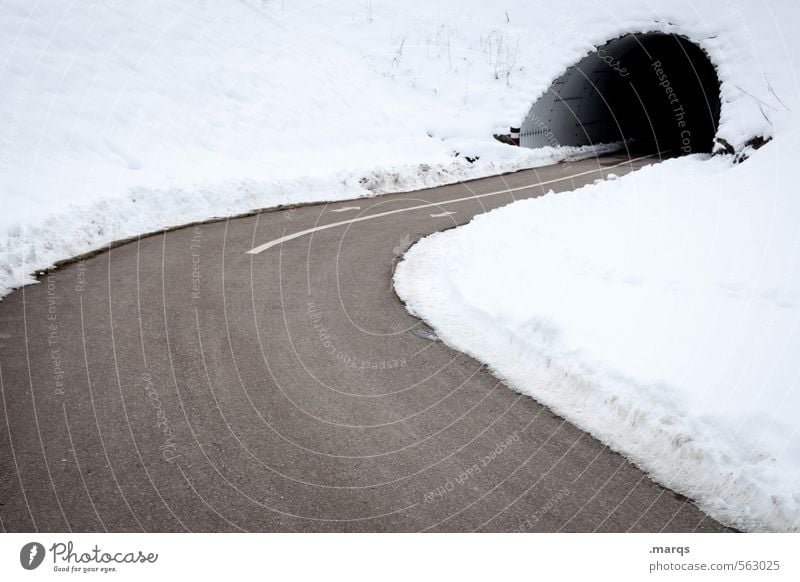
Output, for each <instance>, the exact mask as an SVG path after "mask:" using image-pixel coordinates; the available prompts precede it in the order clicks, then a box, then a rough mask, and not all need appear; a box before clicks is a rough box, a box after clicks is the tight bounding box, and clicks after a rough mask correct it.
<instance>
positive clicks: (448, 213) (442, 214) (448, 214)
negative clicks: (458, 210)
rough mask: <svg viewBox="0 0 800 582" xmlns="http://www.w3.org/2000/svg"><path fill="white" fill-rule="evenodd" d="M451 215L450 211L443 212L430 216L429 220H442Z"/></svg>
mask: <svg viewBox="0 0 800 582" xmlns="http://www.w3.org/2000/svg"><path fill="white" fill-rule="evenodd" d="M451 214H455V212H453V211H452V210H445V211H444V212H440V213H439V214H431V218H443V217H445V216H450V215H451Z"/></svg>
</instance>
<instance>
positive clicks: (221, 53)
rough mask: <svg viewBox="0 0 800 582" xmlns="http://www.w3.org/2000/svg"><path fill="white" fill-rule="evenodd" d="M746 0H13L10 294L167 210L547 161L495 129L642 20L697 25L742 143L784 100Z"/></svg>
mask: <svg viewBox="0 0 800 582" xmlns="http://www.w3.org/2000/svg"><path fill="white" fill-rule="evenodd" d="M764 6H766V7H768V6H769V5H767V4H765V5H764ZM752 10H753V9H752V8H750V7H749V5H747V4H746V3H741V5H740V4H739V3H738V2H735V1H731V0H729V1H725V2H720V1H716V2H708V3H702V4H701V3H697V4H695V3H692V2H684V1H679V2H675V1H674V0H670V1H669V2H666V1H665V2H656V3H651V4H648V5H643V4H642V3H640V2H633V1H631V0H625V1H622V0H609V1H606V2H603V3H597V2H589V1H581V2H572V3H569V4H568V5H567V4H564V3H560V2H553V1H552V0H547V1H540V2H531V1H530V0H504V1H502V2H485V1H483V0H438V1H436V2H429V1H427V0H426V1H423V0H405V1H403V2H398V1H397V0H370V1H366V0H341V1H339V2H323V3H321V2H318V1H315V0H280V1H278V0H247V1H245V0H223V1H218V2H211V1H200V0H160V1H158V2H155V1H152V0H129V1H126V2H120V1H116V0H98V1H93V2H89V3H73V2H55V1H50V2H29V1H28V0H5V1H4V2H2V3H0V86H2V88H3V90H2V91H0V201H2V212H0V297H1V296H3V295H5V294H6V293H8V291H9V290H10V289H11V288H13V287H15V286H18V285H20V284H22V283H23V282H25V281H30V280H31V279H30V277H29V274H30V273H31V272H32V271H34V270H35V269H38V268H43V267H46V266H48V265H50V264H51V263H53V262H54V261H56V260H59V259H65V258H68V257H70V256H73V255H76V254H79V253H82V252H85V251H88V250H90V249H93V248H97V247H99V246H102V245H103V244H106V243H108V242H110V241H113V240H117V239H122V238H126V237H129V236H132V235H136V234H140V233H142V232H146V231H152V230H157V229H159V228H162V227H165V226H169V225H176V224H183V223H186V222H189V221H194V220H201V219H205V218H210V217H214V216H225V215H229V214H233V213H238V212H244V211H246V210H250V209H252V208H259V207H267V206H274V205H277V204H281V203H288V202H303V201H309V200H324V199H335V198H344V197H354V196H362V195H371V194H374V193H376V192H385V191H392V190H395V191H396V190H403V189H412V188H418V187H422V186H429V185H434V184H440V183H443V182H452V181H455V180H458V179H464V178H469V177H477V176H481V175H487V174H491V173H497V172H500V171H506V170H513V169H518V168H522V167H530V166H532V165H535V164H540V163H542V162H543V161H552V160H553V159H554V157H553V156H554V155H563V152H561V153H555V154H554V153H553V152H544V153H543V152H538V153H533V152H530V151H526V150H520V149H518V148H512V147H508V146H503V145H501V144H499V143H497V142H495V141H494V140H492V138H491V134H492V133H493V132H494V131H496V130H498V129H507V128H508V126H509V125H511V124H517V123H519V121H520V120H521V118H522V117H523V116H524V114H525V113H526V112H527V109H528V108H529V106H530V104H531V102H532V100H533V99H535V98H536V97H537V96H538V95H539V94H541V93H542V92H543V91H545V90H546V88H547V86H548V85H549V83H550V81H551V80H552V79H553V78H554V77H556V76H557V75H559V74H560V73H561V72H562V71H563V70H564V68H565V67H567V66H568V65H569V64H571V63H573V62H575V61H576V60H577V59H578V58H579V57H580V56H582V55H583V54H585V53H586V52H587V51H588V50H590V49H591V47H592V46H593V44H599V43H602V42H604V41H606V40H607V39H609V38H611V37H614V36H617V35H619V34H620V33H622V32H626V31H628V30H656V29H658V30H674V31H681V32H686V33H687V34H689V35H690V36H691V37H692V38H694V39H695V40H697V42H699V43H700V44H701V45H702V46H703V47H704V48H706V49H707V50H708V51H709V52H710V53H711V54H712V55H713V56H714V58H715V60H716V62H717V64H718V66H719V69H720V77H721V78H722V79H723V81H724V85H723V97H724V99H725V100H726V103H725V105H724V108H723V112H722V122H723V124H722V127H721V128H720V133H721V135H723V136H724V137H726V138H727V139H728V140H729V141H731V142H732V143H738V144H741V142H742V141H743V140H744V139H746V138H747V137H749V136H750V135H752V134H754V133H769V132H770V131H771V127H770V126H769V124H767V122H766V121H765V120H764V119H763V118H762V117H761V115H760V113H759V111H758V107H759V104H758V102H757V101H756V100H754V99H753V98H751V97H750V96H749V95H755V96H757V97H758V98H759V99H762V100H765V101H766V102H772V101H774V98H773V97H772V95H771V94H770V93H769V92H768V90H767V85H766V84H765V81H769V80H771V81H772V83H773V84H774V83H777V82H778V81H780V79H777V78H773V77H772V76H769V77H762V76H761V75H760V74H759V75H757V76H755V77H751V76H750V72H751V71H752V70H753V69H754V68H756V69H758V66H759V61H760V59H761V57H762V55H761V54H760V52H759V51H756V50H755V49H754V47H755V46H756V45H757V44H758V43H760V42H761V41H762V40H763V39H761V38H760V35H761V31H760V30H755V29H749V28H748V22H749V15H750V11H752ZM767 10H769V8H767ZM766 17H768V13H767V15H766ZM783 25H788V23H782V26H783ZM721 32H725V34H720V33H721ZM766 40H768V41H769V42H770V43H772V44H773V45H775V47H776V49H777V50H779V51H782V49H781V46H780V43H779V42H778V39H775V38H770V39H766ZM770 75H772V71H770ZM476 155H477V156H480V159H479V160H478V161H477V162H476V163H474V164H471V163H469V162H468V161H466V157H470V158H473V157H475V156H476Z"/></svg>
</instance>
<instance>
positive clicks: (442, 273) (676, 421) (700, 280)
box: [395, 1, 800, 531]
mask: <svg viewBox="0 0 800 582" xmlns="http://www.w3.org/2000/svg"><path fill="white" fill-rule="evenodd" d="M678 4H680V3H678ZM606 5H608V3H606ZM615 5H617V4H616V3H615ZM620 5H621V4H620ZM690 6H691V9H690V10H689V11H688V12H686V13H683V14H682V15H681V13H680V11H678V12H677V13H676V12H673V11H672V10H670V13H671V14H676V15H675V16H674V17H673V16H670V21H671V22H674V23H676V25H677V26H682V25H681V24H680V23H684V22H686V20H687V18H688V16H689V14H692V15H693V17H692V18H697V20H698V22H702V23H703V26H709V27H710V28H711V29H713V30H714V31H715V43H716V44H717V46H718V47H724V48H721V50H720V51H719V52H717V51H716V50H711V51H709V52H710V54H711V55H712V57H713V58H715V59H716V63H717V64H718V65H722V66H721V73H722V78H723V90H722V94H723V99H728V100H730V99H735V98H736V95H738V93H737V92H738V91H740V90H746V91H747V92H748V93H751V94H752V95H753V96H754V97H757V98H758V99H759V100H760V101H761V103H760V108H761V111H756V112H755V113H754V112H753V111H752V110H749V111H745V110H744V109H743V108H739V109H738V111H737V113H736V114H732V113H731V112H730V109H729V107H730V103H727V104H724V105H723V107H724V109H725V110H727V111H728V113H725V111H723V120H724V124H729V125H728V126H727V127H725V126H724V125H723V130H724V131H728V130H730V131H732V132H733V133H734V134H735V133H736V132H739V131H743V130H742V129H741V128H749V129H748V130H746V131H744V133H747V131H751V132H752V133H759V132H761V133H764V134H767V135H771V136H774V140H773V141H772V142H770V143H769V144H767V145H766V146H764V147H763V148H761V149H759V150H757V151H754V152H753V151H751V152H750V153H751V154H752V155H751V157H750V159H748V160H747V161H746V162H744V163H741V164H734V163H733V159H732V156H715V157H709V156H701V155H695V156H689V157H685V158H680V159H672V160H669V161H666V162H664V163H661V164H658V165H651V166H648V167H646V168H644V169H642V170H640V171H638V172H636V173H633V174H629V175H626V176H625V177H623V178H619V179H612V180H608V181H605V182H597V183H595V184H593V185H590V186H586V187H584V188H581V189H579V190H577V191H574V192H571V193H565V194H558V195H555V194H553V193H549V194H548V195H546V196H544V197H542V198H539V199H532V200H526V201H520V202H516V203H513V204H511V205H509V206H506V207H503V208H500V209H498V210H495V211H493V212H490V213H488V214H485V215H481V216H478V217H476V218H475V219H474V220H473V221H472V222H471V223H469V224H468V225H465V226H463V227H460V228H456V229H453V230H449V231H446V232H443V233H438V234H434V235H432V236H430V237H427V238H425V239H423V240H422V241H420V242H419V243H417V244H416V245H414V246H413V247H412V248H411V249H410V250H409V251H408V253H407V254H406V256H405V258H404V260H403V261H402V262H401V263H400V264H399V265H398V268H397V270H396V273H395V286H396V290H397V292H398V294H399V295H400V297H401V298H402V299H403V300H404V301H406V302H407V305H408V307H409V309H410V311H412V313H414V314H416V315H418V316H420V317H422V318H424V319H425V320H426V321H427V322H428V323H429V324H430V325H431V326H432V327H433V328H434V329H435V331H436V333H437V335H438V336H439V337H440V338H442V339H443V340H444V341H445V342H447V343H448V344H450V345H452V346H454V347H456V348H457V349H459V350H462V351H464V352H467V353H469V354H471V355H473V356H474V357H476V358H477V359H479V360H481V361H483V362H486V363H488V364H489V365H490V366H491V367H492V369H493V370H494V371H495V373H496V374H497V375H498V376H500V377H502V378H504V379H505V380H506V381H507V382H508V383H509V385H511V386H512V387H514V388H516V389H517V390H519V391H521V392H524V393H527V394H530V395H532V396H534V397H535V398H537V399H538V400H540V401H541V402H543V403H545V404H547V405H549V406H550V407H552V408H553V409H554V410H555V411H557V412H558V413H559V414H561V415H562V416H564V417H565V418H567V419H569V420H571V421H572V422H574V423H575V424H577V425H578V426H581V427H583V428H584V429H586V430H587V431H588V432H590V433H591V434H593V435H594V436H596V437H597V438H599V439H600V440H602V441H603V442H605V443H607V444H608V445H609V446H611V447H612V448H613V449H615V450H617V451H620V452H622V453H623V454H625V455H626V456H627V457H628V458H630V459H631V460H632V461H633V462H635V463H636V464H637V465H639V466H640V467H642V468H643V469H644V470H645V471H647V472H648V473H649V474H650V475H651V476H652V477H653V478H654V479H655V480H657V481H658V482H660V483H662V484H664V485H666V486H668V487H670V488H672V489H674V490H676V491H678V492H680V493H683V494H685V495H687V496H689V497H690V498H692V499H694V500H696V501H697V503H698V504H699V506H700V507H701V508H702V509H704V510H705V511H707V512H708V513H709V514H711V515H712V516H714V517H715V518H717V519H719V520H720V521H722V522H723V523H726V524H729V525H732V526H735V527H737V528H741V529H744V530H748V531H798V529H800V228H798V225H800V195H798V194H799V193H800V188H798V185H797V180H798V175H797V171H796V168H797V154H798V151H800V122H799V121H798V117H797V113H798V112H800V84H798V77H797V66H798V63H799V62H800V31H798V23H800V5H798V4H797V3H795V2H788V1H786V2H770V3H761V2H753V3H750V4H745V3H741V4H739V3H736V2H722V3H718V2H704V3H702V5H701V3H697V4H693V5H690ZM643 10H644V9H643ZM732 14H738V15H739V16H738V20H739V21H738V22H736V20H737V19H734V20H730V16H731V15H732ZM614 15H615V16H616V17H618V18H620V21H624V22H627V21H628V18H627V16H626V12H625V11H623V10H622V9H621V8H620V9H618V10H615V11H614ZM673 18H674V19H673ZM684 30H688V27H685V28H684ZM689 36H690V37H692V38H694V39H695V40H699V39H698V37H697V36H696V35H695V34H691V33H689ZM734 47H736V48H734ZM745 62H746V63H747V64H745ZM726 71H727V72H726ZM748 84H750V86H749V88H747V89H745V86H746V85H748ZM750 99H751V100H753V102H755V99H753V98H750ZM765 124H766V125H765ZM732 127H736V129H735V130H733V129H731V128H732ZM723 130H721V131H723ZM737 144H741V140H738V141H737Z"/></svg>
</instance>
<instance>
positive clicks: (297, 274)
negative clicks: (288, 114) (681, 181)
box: [0, 157, 722, 532]
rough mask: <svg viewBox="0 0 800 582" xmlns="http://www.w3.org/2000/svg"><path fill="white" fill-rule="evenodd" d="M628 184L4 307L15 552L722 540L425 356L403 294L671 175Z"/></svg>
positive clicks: (264, 227) (111, 266) (205, 240)
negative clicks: (81, 542) (476, 536)
mask: <svg viewBox="0 0 800 582" xmlns="http://www.w3.org/2000/svg"><path fill="white" fill-rule="evenodd" d="M625 160H626V158H620V157H617V158H614V157H606V158H601V159H591V160H585V161H581V162H573V163H568V164H559V165H556V166H550V167H546V168H539V169H536V170H530V171H524V172H519V173H515V174H510V175H505V176H498V177H493V178H488V179H483V180H477V181H474V182H470V183H467V184H458V185H452V186H445V187H442V188H436V189H432V190H427V191H420V192H414V193H410V194H397V195H389V196H383V197H380V198H375V199H370V200H364V199H362V200H356V201H348V202H340V203H335V204H327V205H324V204H322V205H314V206H306V207H299V208H295V209H288V210H280V211H274V212H264V213H261V214H259V215H254V216H249V217H244V218H237V219H231V220H227V221H220V222H215V223H209V224H203V225H201V226H190V227H187V228H184V229H181V230H176V231H172V232H167V233H163V234H159V235H156V236H151V237H147V238H143V239H141V240H139V241H134V242H132V243H129V244H125V245H123V246H119V247H117V248H114V249H112V250H110V251H107V252H104V253H102V254H99V255H97V256H94V257H93V258H91V259H87V260H85V261H82V262H79V263H75V264H72V265H70V266H68V267H66V268H62V269H59V270H57V271H55V272H53V273H50V274H49V275H45V276H43V277H42V278H41V283H40V284H39V285H34V286H28V287H25V288H23V289H21V290H18V291H17V292H15V293H13V294H12V295H10V296H8V297H7V298H6V299H4V300H3V301H2V302H0V378H1V379H2V383H1V385H0V387H1V388H2V405H3V409H2V411H1V412H0V525H2V529H3V530H5V531H35V530H39V531H69V530H72V531H81V532H83V531H104V530H108V531H142V530H145V531H186V530H190V531H228V530H231V531H238V530H246V531H419V530H428V531H473V530H479V531H596V530H597V531H629V530H632V531H661V530H664V531H716V530H720V529H722V528H721V526H720V524H718V523H716V522H715V521H713V520H711V519H710V518H708V517H706V516H705V515H704V514H703V513H702V512H701V511H700V510H698V509H697V508H696V507H695V506H694V505H693V504H692V503H691V502H689V501H688V500H686V499H684V498H681V497H679V496H677V495H676V494H674V493H673V492H671V491H668V490H665V489H663V488H662V487H660V486H658V485H656V484H654V483H652V482H651V481H650V480H649V479H648V478H647V477H646V476H645V475H644V474H643V473H642V472H641V471H640V470H638V469H637V468H636V467H634V466H633V465H631V464H630V463H629V462H627V461H626V460H625V459H624V458H623V457H621V456H620V455H617V454H615V453H613V452H611V451H610V450H608V449H607V448H606V447H604V446H603V445H602V444H600V443H599V442H598V441H596V440H594V439H593V438H592V437H590V436H589V435H587V434H586V433H584V432H582V431H581V430H579V429H577V428H576V427H574V426H572V425H571V424H569V423H567V422H565V421H564V420H562V419H561V418H558V417H556V416H554V415H553V414H552V413H551V412H549V411H548V410H547V409H546V408H544V407H542V406H541V405H539V404H537V403H536V402H535V401H534V400H532V399H531V398H529V397H526V396H520V395H518V394H516V393H514V392H512V391H511V390H509V389H508V388H507V387H506V386H504V385H503V384H502V383H500V382H498V381H497V380H496V379H495V378H494V377H493V376H492V375H491V374H490V373H489V372H487V371H486V369H485V368H484V367H483V366H481V365H480V364H479V363H478V362H476V361H475V360H473V359H471V358H469V357H466V356H464V355H462V354H460V353H458V352H455V351H453V350H451V349H449V348H448V347H447V346H445V345H443V344H442V343H441V342H438V341H432V340H431V339H430V338H429V337H425V335H426V334H425V333H424V329H425V328H424V326H423V325H422V324H421V323H420V322H419V321H418V320H416V319H415V318H413V317H411V316H410V315H408V314H407V313H406V311H405V310H404V308H403V305H402V304H401V303H400V301H399V300H398V299H397V297H396V296H395V295H394V293H393V291H392V286H391V273H392V269H393V266H394V264H395V262H396V261H397V259H398V257H399V256H400V255H402V253H403V252H404V251H405V249H406V248H407V247H408V246H410V244H411V243H413V241H415V240H416V239H418V238H420V237H421V236H424V235H427V234H429V233H432V232H434V231H438V230H442V229H445V228H448V227H451V226H454V225H457V224H463V223H465V222H467V221H469V220H470V218H471V217H472V216H474V215H475V214H477V213H480V212H484V211H486V210H487V209H490V208H495V207H498V206H501V205H504V204H507V203H509V202H511V201H512V200H514V199H520V198H526V197H531V196H537V195H541V194H542V193H543V192H544V191H546V190H549V189H551V188H552V189H554V190H556V191H558V190H568V189H573V188H575V187H578V186H580V185H583V184H585V183H589V182H592V181H593V180H595V179H597V178H599V177H601V176H603V175H604V173H605V172H607V171H608V167H613V171H614V173H617V174H621V173H624V172H626V171H629V170H631V169H634V168H636V167H638V166H641V165H642V164H644V163H647V162H649V161H650V160H643V161H636V162H633V163H625ZM620 163H622V165H619V164H620ZM618 165H619V166H618ZM617 166H618V167H617ZM570 176H573V177H570ZM542 182H545V184H541V183H542ZM492 192H501V193H496V194H491V195H488V196H480V197H475V196H476V195H481V194H486V193H492ZM461 198H466V199H465V200H462V201H459V202H451V203H445V202H447V201H450V200H454V199H461ZM430 203H436V205H434V206H426V205H428V204H430ZM413 207H421V208H416V209H414V210H409V211H405V210H404V211H400V212H394V211H397V210H400V209H408V208H413ZM375 214H381V216H380V217H377V218H371V219H365V220H361V219H362V218H364V217H368V216H372V215H375ZM356 218H357V219H359V220H356V221H352V222H348V223H346V224H340V225H338V226H335V227H332V228H323V229H321V230H316V231H315V232H313V233H306V234H304V235H302V236H299V237H296V238H291V237H289V238H288V239H287V240H284V242H282V243H281V244H277V245H275V246H273V247H272V248H268V249H266V250H263V251H262V252H259V253H257V254H248V253H247V251H249V250H251V249H253V248H256V247H259V246H263V245H265V244H268V243H269V242H270V241H274V240H276V239H279V238H281V237H283V236H285V235H291V234H292V233H297V232H300V231H304V230H309V229H315V228H318V227H320V226H325V225H329V224H332V223H337V222H342V221H351V220H352V219H356Z"/></svg>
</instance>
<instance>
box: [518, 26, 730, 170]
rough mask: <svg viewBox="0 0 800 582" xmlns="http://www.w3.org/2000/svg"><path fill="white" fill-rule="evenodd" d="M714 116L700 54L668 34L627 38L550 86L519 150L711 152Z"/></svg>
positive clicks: (711, 88) (715, 90)
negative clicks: (618, 147)
mask: <svg viewBox="0 0 800 582" xmlns="http://www.w3.org/2000/svg"><path fill="white" fill-rule="evenodd" d="M719 112H720V97H719V80H718V78H717V73H716V69H715V67H714V65H713V64H712V63H711V61H710V60H709V58H708V56H707V55H706V53H705V52H704V51H703V50H702V49H701V48H700V47H699V46H697V45H696V44H694V43H693V42H691V41H690V40H689V39H687V38H685V37H683V36H677V35H672V34H664V33H655V32H650V33H640V34H628V35H626V36H623V37H620V38H617V39H614V40H612V41H609V42H608V43H606V44H605V45H603V46H601V47H599V48H598V49H597V50H596V51H594V52H592V53H590V54H589V55H587V56H586V57H584V58H583V59H581V60H580V61H579V62H578V63H576V64H575V65H573V66H571V67H570V68H569V69H567V71H566V72H565V73H564V74H563V75H561V76H560V77H559V78H558V79H556V80H555V81H554V82H553V84H552V85H551V86H550V88H549V89H548V91H547V92H546V93H545V94H544V95H542V97H541V98H540V99H539V100H538V101H536V103H534V105H533V107H532V108H531V110H530V113H528V115H527V117H526V118H525V120H524V122H523V123H522V125H521V127H520V145H521V146H524V147H529V148H536V147H543V146H582V145H596V144H604V143H615V142H623V143H624V144H625V146H626V147H627V148H628V150H629V151H632V152H637V153H641V152H656V153H661V154H668V153H677V154H680V153H695V152H710V151H711V150H712V147H713V143H714V136H715V135H716V131H717V125H718V123H719Z"/></svg>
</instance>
